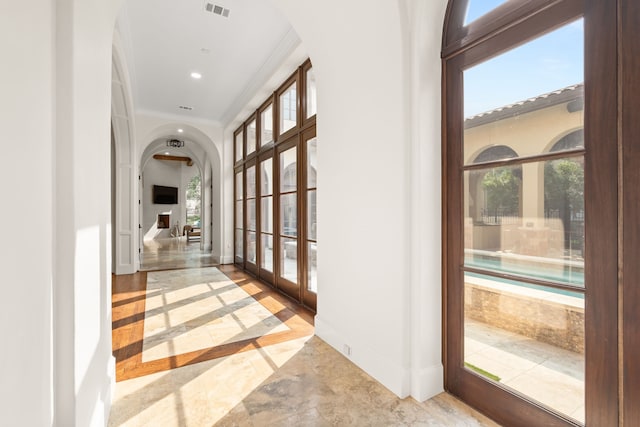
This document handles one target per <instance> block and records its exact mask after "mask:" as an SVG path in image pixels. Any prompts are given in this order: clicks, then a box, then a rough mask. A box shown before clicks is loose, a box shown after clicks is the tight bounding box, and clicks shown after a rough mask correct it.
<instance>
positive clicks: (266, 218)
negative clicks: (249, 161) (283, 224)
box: [260, 159, 273, 273]
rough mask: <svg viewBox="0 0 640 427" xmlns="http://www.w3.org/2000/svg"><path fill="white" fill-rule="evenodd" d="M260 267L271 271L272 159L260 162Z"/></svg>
mask: <svg viewBox="0 0 640 427" xmlns="http://www.w3.org/2000/svg"><path fill="white" fill-rule="evenodd" d="M260 268H262V269H263V270H266V271H268V272H270V273H273V160H272V159H266V160H264V161H262V162H260Z"/></svg>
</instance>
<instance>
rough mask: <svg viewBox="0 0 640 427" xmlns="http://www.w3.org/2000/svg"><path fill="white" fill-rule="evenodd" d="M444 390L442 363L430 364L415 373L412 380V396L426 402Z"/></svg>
mask: <svg viewBox="0 0 640 427" xmlns="http://www.w3.org/2000/svg"><path fill="white" fill-rule="evenodd" d="M443 391H444V367H443V366H442V364H441V363H439V364H437V365H434V366H429V367H428V368H424V369H422V370H420V372H418V373H416V374H415V377H414V378H413V379H412V381H411V397H413V398H414V399H415V400H417V401H418V402H424V401H425V400H428V399H431V398H432V397H433V396H435V395H437V394H440V393H442V392H443Z"/></svg>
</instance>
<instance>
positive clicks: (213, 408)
mask: <svg viewBox="0 0 640 427" xmlns="http://www.w3.org/2000/svg"><path fill="white" fill-rule="evenodd" d="M196 270H215V269H196ZM220 270H222V272H223V273H224V274H225V275H226V276H227V277H228V278H230V279H231V280H233V282H234V283H235V284H236V285H238V286H239V287H240V288H242V290H244V291H245V292H246V293H247V294H249V295H251V296H252V297H253V298H254V299H255V300H257V301H258V302H259V303H260V305H262V306H264V308H266V309H267V310H268V311H269V312H270V313H271V314H272V315H273V316H275V317H277V318H278V319H279V320H280V321H281V322H282V323H284V324H285V325H286V326H287V328H288V329H289V331H287V332H273V331H271V330H269V331H267V332H268V333H266V334H265V335H263V336H260V337H257V338H250V339H246V338H245V339H240V341H234V342H231V343H225V344H222V345H219V346H215V347H211V348H208V349H207V348H205V349H202V350H197V351H192V352H188V353H185V354H179V355H175V356H170V357H166V358H164V359H159V360H153V361H149V362H144V361H142V360H141V359H142V352H143V347H144V346H143V341H144V325H143V324H144V321H145V316H146V314H147V313H148V311H147V310H149V311H150V312H151V313H153V312H154V311H153V310H156V309H157V308H158V307H154V305H153V303H152V302H149V305H148V307H147V300H150V301H151V300H152V299H153V298H155V297H156V296H158V295H159V293H158V289H156V291H155V292H151V293H149V289H148V286H151V287H152V286H153V281H154V279H153V277H154V275H155V274H156V273H144V272H141V273H137V274H134V275H128V276H114V284H113V324H114V326H113V327H114V331H113V342H114V355H115V356H116V373H117V381H118V382H117V384H116V389H115V396H114V401H113V405H112V409H111V413H110V420H109V426H110V427H120V426H131V427H134V426H154V427H156V426H158V427H164V426H167V427H174V426H175V427H187V426H196V427H199V426H286V425H292V426H306V425H308V426H311V425H313V426H347V425H352V426H365V425H367V426H402V425H405V426H462V427H464V426H468V427H472V426H473V427H475V426H496V424H495V423H493V422H492V421H490V420H488V419H487V418H485V417H484V416H482V415H480V414H478V413H477V412H475V411H473V410H472V409H470V408H469V407H468V406H466V405H464V404H463V403H461V402H459V401H458V400H456V399H455V398H453V397H451V396H449V395H447V394H444V393H443V394H440V395H438V396H436V397H435V398H433V399H431V400H429V401H427V402H424V403H419V402H416V401H414V400H413V399H411V398H408V399H398V398H397V397H396V396H395V395H393V394H392V393H391V392H389V391H388V390H387V389H386V388H384V387H383V386H382V385H380V384H379V383H378V382H377V381H375V380H373V379H372V378H371V377H369V376H368V375H367V374H366V373H364V372H363V371H362V370H360V369H359V368H357V367H356V366H355V365H353V364H352V363H351V362H350V361H349V360H348V359H347V358H345V357H344V356H343V355H342V354H340V353H339V352H337V351H335V350H334V349H333V348H331V347H330V346H328V345H327V344H326V343H324V342H323V341H322V340H321V339H319V338H317V337H315V336H313V317H312V315H311V314H310V313H309V312H308V311H307V310H305V309H303V308H302V307H300V306H297V305H296V304H294V303H292V302H291V301H290V300H288V299H287V298H285V297H283V296H282V295H280V294H278V293H276V292H274V291H273V290H271V288H269V287H268V286H266V285H264V284H261V283H260V282H257V281H256V280H255V279H253V278H251V276H248V275H247V274H245V273H244V272H242V271H240V270H238V269H237V268H235V267H233V266H221V267H220ZM167 273H169V275H170V276H171V278H170V279H169V280H168V281H169V282H172V281H173V282H176V283H179V282H180V280H181V279H180V277H182V280H184V282H185V283H187V284H189V283H190V284H194V283H196V284H197V283H198V282H201V280H200V279H201V278H202V277H200V279H198V275H199V274H203V272H200V273H198V272H196V271H192V270H175V271H171V272H167ZM148 276H151V283H150V284H148V283H147V279H148ZM219 278H220V277H219ZM207 283H208V282H207ZM183 288H185V289H186V290H183V289H179V290H178V293H180V292H186V294H183V295H179V294H175V295H167V302H169V305H170V307H171V308H174V309H178V308H179V307H180V306H181V305H182V304H189V302H190V300H192V299H194V298H195V299H198V298H199V296H196V295H194V296H187V297H186V298H184V297H185V296H186V295H187V294H189V293H191V292H192V290H189V288H190V286H184V287H183ZM208 289H209V291H210V290H211V289H210V288H208ZM214 291H215V287H214ZM193 292H194V293H197V292H196V291H193ZM213 293H215V292H213ZM191 326H193V325H191ZM187 329H188V328H187ZM194 339H195V340H197V338H195V337H194Z"/></svg>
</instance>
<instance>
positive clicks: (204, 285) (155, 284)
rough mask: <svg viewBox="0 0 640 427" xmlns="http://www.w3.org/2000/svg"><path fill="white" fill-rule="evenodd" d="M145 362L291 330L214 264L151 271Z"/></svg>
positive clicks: (147, 304)
mask: <svg viewBox="0 0 640 427" xmlns="http://www.w3.org/2000/svg"><path fill="white" fill-rule="evenodd" d="M145 310H146V311H145V319H144V338H143V340H144V341H143V349H142V362H148V361H151V360H158V359H163V358H167V357H171V356H176V355H178V354H183V353H188V352H193V351H196V350H201V349H204V348H209V347H215V346H219V345H222V344H225V343H229V342H233V341H240V340H247V339H250V338H256V337H259V336H262V335H268V334H274V333H278V332H285V331H288V330H289V328H288V327H287V326H286V324H285V323H283V322H282V321H280V319H278V318H277V317H276V316H274V315H273V314H272V313H271V312H270V311H269V310H267V309H266V308H265V307H264V306H263V305H261V304H260V303H259V302H258V301H257V300H256V299H254V298H253V297H252V296H251V295H249V294H248V293H247V292H246V291H245V290H243V289H242V287H240V286H238V285H236V284H235V283H234V282H233V281H232V280H231V279H230V278H229V277H227V276H226V275H225V274H223V273H222V272H221V271H220V270H218V269H217V268H215V267H208V268H193V269H187V270H170V271H157V272H150V273H148V275H147V289H146V308H145Z"/></svg>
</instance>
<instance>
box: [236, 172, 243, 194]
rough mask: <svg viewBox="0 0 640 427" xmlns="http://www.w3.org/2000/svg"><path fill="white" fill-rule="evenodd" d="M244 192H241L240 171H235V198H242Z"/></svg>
mask: <svg viewBox="0 0 640 427" xmlns="http://www.w3.org/2000/svg"><path fill="white" fill-rule="evenodd" d="M243 198H244V194H243V192H242V172H238V173H236V200H242V199H243Z"/></svg>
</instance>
